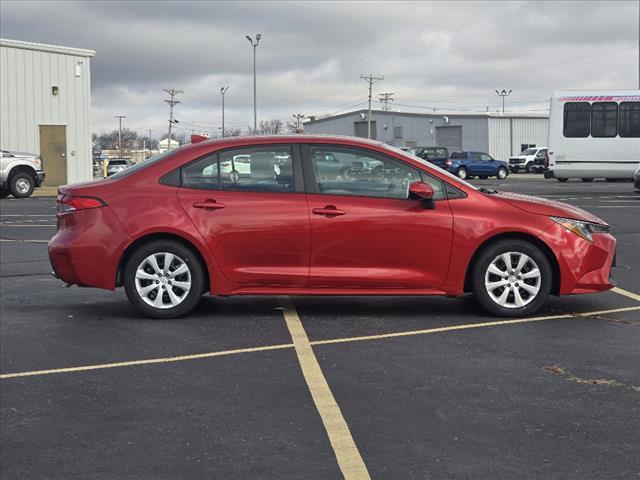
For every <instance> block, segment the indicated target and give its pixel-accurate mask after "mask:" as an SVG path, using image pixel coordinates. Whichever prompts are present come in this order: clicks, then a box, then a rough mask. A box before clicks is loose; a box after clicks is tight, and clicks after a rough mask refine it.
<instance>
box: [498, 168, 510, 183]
mask: <svg viewBox="0 0 640 480" xmlns="http://www.w3.org/2000/svg"><path fill="white" fill-rule="evenodd" d="M508 174H509V172H507V169H506V168H502V167H500V168H499V169H498V175H497V177H498V178H499V179H500V180H503V179H505V178H507V175H508Z"/></svg>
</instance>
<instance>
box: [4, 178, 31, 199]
mask: <svg viewBox="0 0 640 480" xmlns="http://www.w3.org/2000/svg"><path fill="white" fill-rule="evenodd" d="M34 188H36V182H35V180H34V179H33V177H32V176H31V175H29V174H28V173H24V172H21V173H16V174H15V175H14V176H13V177H11V182H10V184H9V189H10V190H11V195H13V196H14V197H16V198H25V197H28V196H29V195H31V194H32V193H33V190H34Z"/></svg>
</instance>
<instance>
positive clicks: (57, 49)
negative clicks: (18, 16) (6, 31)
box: [0, 38, 96, 57]
mask: <svg viewBox="0 0 640 480" xmlns="http://www.w3.org/2000/svg"><path fill="white" fill-rule="evenodd" d="M0 46H2V47H12V48H21V49H23V50H36V51H38V52H50V53H60V54H63V55H74V56H76V57H93V56H95V54H96V52H95V50H87V49H84V48H74V47H63V46H61V45H48V44H46V43H34V42H24V41H22V40H11V39H9V38H0Z"/></svg>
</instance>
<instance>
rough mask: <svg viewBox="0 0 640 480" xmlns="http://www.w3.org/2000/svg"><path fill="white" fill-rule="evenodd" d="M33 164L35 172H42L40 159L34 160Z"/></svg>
mask: <svg viewBox="0 0 640 480" xmlns="http://www.w3.org/2000/svg"><path fill="white" fill-rule="evenodd" d="M33 163H34V165H35V166H36V170H42V159H41V158H40V157H37V158H34V159H33Z"/></svg>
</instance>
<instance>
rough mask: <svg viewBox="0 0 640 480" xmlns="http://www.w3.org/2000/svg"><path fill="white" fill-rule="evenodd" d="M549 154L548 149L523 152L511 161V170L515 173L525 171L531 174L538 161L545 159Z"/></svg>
mask: <svg viewBox="0 0 640 480" xmlns="http://www.w3.org/2000/svg"><path fill="white" fill-rule="evenodd" d="M546 154H547V147H532V148H527V149H526V150H523V151H522V153H520V155H516V156H514V157H511V158H510V159H509V168H510V169H511V171H512V172H513V173H518V172H519V171H525V172H527V173H531V172H533V171H534V165H535V161H536V159H544V157H545V155H546Z"/></svg>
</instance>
